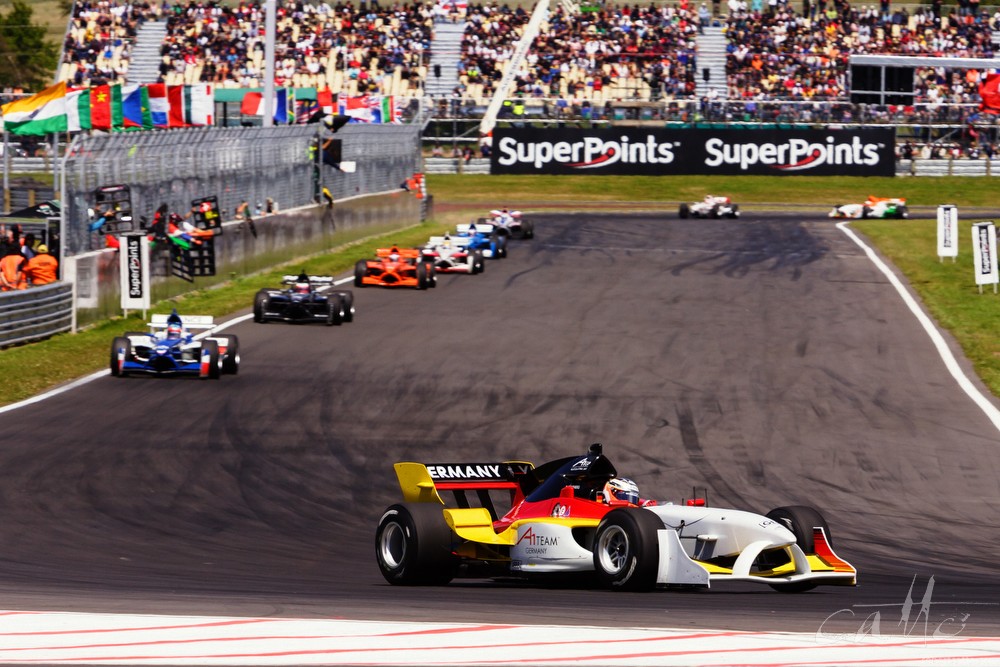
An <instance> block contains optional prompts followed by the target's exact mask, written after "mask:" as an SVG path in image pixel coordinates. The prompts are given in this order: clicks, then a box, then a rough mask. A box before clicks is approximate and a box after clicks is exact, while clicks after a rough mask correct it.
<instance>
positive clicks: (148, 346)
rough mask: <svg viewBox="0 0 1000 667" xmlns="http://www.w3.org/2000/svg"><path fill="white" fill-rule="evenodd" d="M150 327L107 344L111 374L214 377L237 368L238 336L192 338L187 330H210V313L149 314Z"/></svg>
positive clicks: (238, 365) (235, 370) (234, 373)
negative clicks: (147, 329) (108, 345)
mask: <svg viewBox="0 0 1000 667" xmlns="http://www.w3.org/2000/svg"><path fill="white" fill-rule="evenodd" d="M149 327H150V330H149V331H148V332H143V331H129V332H127V333H126V334H125V335H124V336H119V337H117V338H115V339H114V341H112V343H111V374H112V375H114V376H117V377H125V376H128V375H131V374H133V373H145V374H150V375H191V376H196V377H201V378H212V379H218V378H219V376H220V375H222V374H223V373H230V374H232V375H236V373H237V372H238V371H239V368H240V350H239V346H240V344H239V339H237V337H236V336H233V335H228V334H227V335H222V334H220V335H216V336H209V337H206V338H204V339H202V340H196V339H195V337H194V334H192V333H191V330H197V329H200V330H209V329H214V328H215V324H214V322H213V320H212V317H211V316H210V315H178V314H177V311H176V310H175V311H174V312H172V313H171V314H170V315H153V317H152V321H151V322H150V323H149Z"/></svg>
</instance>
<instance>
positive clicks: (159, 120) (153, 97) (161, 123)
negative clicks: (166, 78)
mask: <svg viewBox="0 0 1000 667" xmlns="http://www.w3.org/2000/svg"><path fill="white" fill-rule="evenodd" d="M146 94H147V96H148V97H149V115H150V116H151V118H152V120H153V127H167V126H168V125H169V124H170V102H169V101H168V100H167V86H166V84H163V83H151V84H148V85H147V86H146Z"/></svg>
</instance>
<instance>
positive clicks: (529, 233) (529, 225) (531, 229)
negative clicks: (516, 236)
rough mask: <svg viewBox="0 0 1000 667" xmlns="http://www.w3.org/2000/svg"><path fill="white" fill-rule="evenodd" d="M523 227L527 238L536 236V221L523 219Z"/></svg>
mask: <svg viewBox="0 0 1000 667" xmlns="http://www.w3.org/2000/svg"><path fill="white" fill-rule="evenodd" d="M521 228H522V229H524V238H526V239H533V238H535V223H533V222H531V220H524V221H522V222H521Z"/></svg>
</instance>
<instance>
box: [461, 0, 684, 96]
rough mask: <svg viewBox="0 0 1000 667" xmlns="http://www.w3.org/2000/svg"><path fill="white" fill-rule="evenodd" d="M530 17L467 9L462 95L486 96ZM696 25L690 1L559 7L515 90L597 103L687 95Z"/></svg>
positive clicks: (484, 8)
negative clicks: (585, 8)
mask: <svg viewBox="0 0 1000 667" xmlns="http://www.w3.org/2000/svg"><path fill="white" fill-rule="evenodd" d="M528 18H529V16H528V14H527V12H525V11H524V10H522V9H520V8H518V9H510V8H509V7H507V6H499V7H493V6H489V5H486V6H482V5H472V6H470V7H469V11H468V20H467V24H466V30H465V36H464V39H463V43H462V59H461V61H460V62H459V64H458V67H459V75H460V77H459V84H460V85H459V89H458V91H457V92H458V94H459V95H461V96H469V97H477V98H482V97H489V95H490V93H491V91H492V90H493V89H494V87H495V85H496V84H497V83H498V82H499V80H500V79H501V78H502V77H503V75H504V73H505V67H506V66H507V64H508V63H509V61H510V56H511V55H512V53H513V50H514V47H515V46H516V42H517V40H519V39H520V37H521V35H522V33H523V28H524V25H525V24H526V23H527V22H528ZM699 27H700V21H699V19H698V16H697V13H696V12H695V11H693V10H692V9H691V8H690V7H689V6H688V1H687V0H681V3H680V4H679V5H677V6H669V5H652V4H651V5H648V6H646V7H640V6H638V5H634V6H629V5H610V4H609V5H606V6H604V7H603V8H601V9H599V10H598V11H587V12H576V13H575V14H567V13H566V11H565V9H564V7H563V6H561V5H560V6H556V7H555V8H554V9H553V10H552V12H551V14H550V16H549V17H548V20H547V21H546V22H545V23H543V25H542V27H541V29H540V31H539V34H538V36H537V37H536V38H535V40H534V42H533V43H532V46H531V49H530V50H529V54H528V56H527V57H526V59H525V62H524V63H523V64H522V66H521V68H520V69H519V70H518V71H517V72H516V74H515V78H514V86H515V87H514V92H515V94H516V93H520V94H521V95H523V96H528V97H564V98H581V99H594V100H605V99H612V98H617V99H632V98H641V99H650V98H651V97H660V96H663V95H666V96H685V95H691V94H693V93H694V90H695V72H696V58H695V52H696V46H695V39H696V36H697V33H698V31H699Z"/></svg>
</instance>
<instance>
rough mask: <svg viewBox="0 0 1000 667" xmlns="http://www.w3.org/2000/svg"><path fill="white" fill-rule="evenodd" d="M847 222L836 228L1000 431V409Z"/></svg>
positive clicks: (964, 389)
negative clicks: (887, 286) (878, 273)
mask: <svg viewBox="0 0 1000 667" xmlns="http://www.w3.org/2000/svg"><path fill="white" fill-rule="evenodd" d="M848 225H849V221H846V220H845V221H844V222H839V223H837V228H838V229H840V230H841V231H842V232H844V234H846V235H847V237H848V238H850V239H851V240H852V241H854V243H856V244H857V245H858V247H860V248H861V249H862V250H863V251H864V253H865V254H866V255H867V256H868V259H870V260H871V262H872V264H874V265H875V266H876V268H878V270H879V271H881V272H882V273H883V274H884V275H885V277H886V278H887V279H888V280H889V283H890V284H891V285H892V286H893V287H895V288H896V292H898V293H899V296H900V297H902V299H903V303H905V304H906V307H907V308H909V309H910V312H911V313H913V316H914V317H916V318H917V321H918V322H920V325H921V326H922V327H923V328H924V331H926V332H927V335H928V336H930V339H931V342H932V343H933V344H934V348H935V349H936V350H937V353H938V355H939V356H940V357H941V360H942V361H943V362H944V365H945V367H946V368H947V369H948V372H949V373H951V376H952V377H953V378H955V381H956V382H957V383H958V386H959V387H961V389H962V391H964V392H965V393H966V395H968V397H969V398H971V399H972V401H973V402H974V403H975V404H976V405H977V406H979V409H980V410H982V411H983V413H984V414H985V415H986V417H987V418H988V419H989V420H990V421H991V422H992V423H993V426H994V427H995V428H996V429H997V430H998V431H1000V410H998V409H997V408H996V406H994V405H993V403H992V402H991V401H990V399H989V398H987V397H986V396H985V395H984V394H983V393H982V392H981V391H979V389H977V388H976V386H975V385H974V384H973V383H972V381H971V380H970V379H969V376H967V375H966V374H965V372H964V371H963V370H962V368H961V367H960V366H959V365H958V360H956V359H955V355H953V354H952V352H951V348H949V347H948V343H947V342H946V341H945V339H944V336H942V335H941V332H940V331H938V329H937V326H936V325H935V324H934V322H933V321H931V318H930V317H928V316H927V314H926V313H924V311H923V309H922V308H921V307H920V304H918V303H917V300H916V299H914V298H913V297H912V296H911V295H910V293H909V292H908V291H907V289H906V286H905V285H903V282H902V281H901V280H900V279H899V278H897V277H896V274H895V273H893V271H892V269H891V268H889V266H888V265H887V264H886V263H885V262H883V261H882V259H881V258H880V257H879V256H878V255H876V254H875V251H874V250H872V249H871V248H870V247H869V246H868V245H867V244H866V243H865V242H864V241H862V240H861V238H860V237H859V236H858V235H857V234H855V233H854V231H853V230H852V229H850V227H849V226H848Z"/></svg>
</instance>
